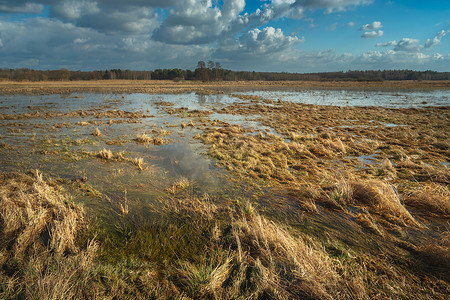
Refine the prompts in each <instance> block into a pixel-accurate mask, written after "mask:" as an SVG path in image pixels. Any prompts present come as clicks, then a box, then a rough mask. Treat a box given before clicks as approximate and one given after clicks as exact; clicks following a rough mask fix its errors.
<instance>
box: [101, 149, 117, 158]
mask: <svg viewBox="0 0 450 300" xmlns="http://www.w3.org/2000/svg"><path fill="white" fill-rule="evenodd" d="M97 156H98V157H99V158H101V159H104V160H112V159H113V158H114V155H113V153H112V152H111V150H108V149H105V148H103V149H102V150H100V151H99V153H98V155H97Z"/></svg>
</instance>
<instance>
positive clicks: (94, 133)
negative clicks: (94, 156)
mask: <svg viewBox="0 0 450 300" xmlns="http://www.w3.org/2000/svg"><path fill="white" fill-rule="evenodd" d="M92 135H93V136H101V135H102V133H101V132H100V129H98V127H97V128H95V130H94V131H93V132H92Z"/></svg>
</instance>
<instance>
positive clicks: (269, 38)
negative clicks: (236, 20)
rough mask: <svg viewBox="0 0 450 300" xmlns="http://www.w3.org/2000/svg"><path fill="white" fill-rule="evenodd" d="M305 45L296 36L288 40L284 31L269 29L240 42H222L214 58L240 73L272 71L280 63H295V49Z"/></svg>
mask: <svg viewBox="0 0 450 300" xmlns="http://www.w3.org/2000/svg"><path fill="white" fill-rule="evenodd" d="M303 41H304V38H302V39H299V38H298V37H296V36H286V35H284V33H283V31H282V30H281V29H279V28H278V29H275V28H273V27H265V28H263V29H257V28H255V29H252V30H249V31H248V32H247V33H245V34H244V35H242V36H241V37H240V38H239V39H238V40H235V39H233V38H229V39H226V40H224V41H221V43H220V47H219V48H218V49H217V51H215V52H214V54H213V57H214V58H217V59H220V60H222V61H225V62H227V64H228V65H229V66H230V67H234V68H237V69H240V70H242V69H249V68H252V69H254V68H255V66H258V67H263V66H264V67H266V68H272V67H274V66H275V67H276V65H277V64H278V63H281V62H286V61H289V60H290V61H292V60H293V59H295V51H296V50H295V49H294V45H296V44H297V43H301V42H303Z"/></svg>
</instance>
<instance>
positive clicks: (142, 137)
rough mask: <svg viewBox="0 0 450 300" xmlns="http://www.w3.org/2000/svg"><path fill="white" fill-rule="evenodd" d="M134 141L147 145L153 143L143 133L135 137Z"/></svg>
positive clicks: (151, 139) (149, 137)
mask: <svg viewBox="0 0 450 300" xmlns="http://www.w3.org/2000/svg"><path fill="white" fill-rule="evenodd" d="M136 141H137V142H138V143H142V144H148V143H150V142H152V141H153V138H152V137H151V136H148V135H147V134H146V133H143V134H141V135H138V136H137V138H136Z"/></svg>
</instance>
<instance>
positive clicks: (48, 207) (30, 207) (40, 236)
mask: <svg viewBox="0 0 450 300" xmlns="http://www.w3.org/2000/svg"><path fill="white" fill-rule="evenodd" d="M1 180H2V182H5V181H7V183H6V184H3V185H2V187H1V189H0V195H1V217H2V224H3V226H2V229H3V230H2V235H3V240H4V242H5V243H4V246H7V245H9V246H10V247H12V249H14V257H15V258H17V259H22V258H23V257H25V256H26V255H30V254H29V253H30V251H31V253H33V249H39V248H45V246H47V244H48V245H49V246H50V248H49V249H50V250H51V251H53V252H55V253H56V254H57V255H60V256H61V255H63V254H64V253H66V252H67V251H69V252H76V251H77V248H76V246H75V236H76V232H77V230H78V229H79V228H80V227H81V224H82V222H83V209H82V208H81V207H79V206H77V205H75V204H73V203H71V202H70V198H69V197H68V196H67V195H65V194H62V193H61V192H59V191H58V190H56V189H55V188H54V187H52V186H50V185H48V184H47V183H46V182H45V181H44V179H43V177H42V174H41V173H40V172H39V171H35V173H34V177H31V176H27V175H21V174H11V175H6V176H5V175H3V176H2V178H1Z"/></svg>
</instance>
